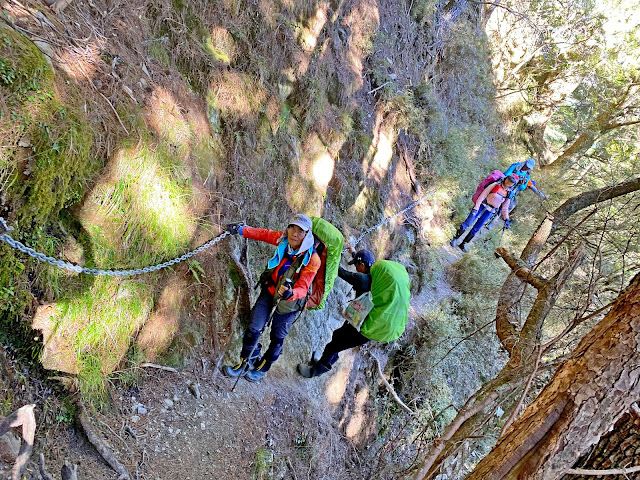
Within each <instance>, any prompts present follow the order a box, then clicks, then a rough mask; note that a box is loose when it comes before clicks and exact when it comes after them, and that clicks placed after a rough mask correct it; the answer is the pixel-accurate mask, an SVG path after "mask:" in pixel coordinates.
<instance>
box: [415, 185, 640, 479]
mask: <svg viewBox="0 0 640 480" xmlns="http://www.w3.org/2000/svg"><path fill="white" fill-rule="evenodd" d="M639 189H640V178H637V179H634V180H631V181H629V182H626V183H623V184H620V185H616V186H613V187H604V188H601V189H597V190H592V191H589V192H585V193H582V194H580V195H577V196H575V197H573V198H571V199H569V200H567V201H566V202H565V203H563V204H562V205H561V206H560V207H558V208H557V209H556V210H555V211H554V212H552V213H551V214H549V215H548V216H547V217H546V218H545V219H544V220H543V221H542V223H541V224H540V225H539V227H538V229H537V230H536V232H535V233H534V235H533V236H532V237H531V239H530V240H529V242H528V244H527V246H526V247H525V249H524V250H523V252H522V254H521V256H520V258H519V259H518V258H516V257H515V255H513V254H510V253H509V252H507V251H506V250H505V249H500V250H499V251H498V253H499V255H500V256H502V258H503V259H504V260H505V261H506V262H507V264H508V265H509V266H510V267H511V268H512V272H511V273H510V274H509V276H508V277H507V279H506V280H505V283H504V284H503V286H502V289H501V292H500V297H499V300H498V307H497V310H496V328H497V331H498V336H499V338H500V340H501V341H502V343H503V345H504V346H505V348H506V349H507V351H508V352H509V354H510V360H509V362H508V363H507V365H505V367H504V368H503V369H502V370H501V371H500V373H498V375H497V377H496V378H495V379H493V380H492V381H491V382H489V383H488V384H486V385H484V386H483V387H481V388H480V389H479V390H478V391H477V392H476V393H475V394H474V395H473V396H472V397H471V398H470V401H469V402H467V404H466V405H465V406H464V407H463V408H462V409H461V410H460V411H459V412H458V415H456V418H455V419H454V420H453V421H452V423H451V425H450V426H449V427H447V430H446V431H445V433H444V434H443V435H442V436H441V437H440V438H438V439H437V440H436V441H435V442H434V445H433V447H432V449H431V451H430V452H428V454H427V456H426V457H425V458H424V460H423V462H422V464H421V466H420V468H419V469H418V471H417V472H416V473H415V475H414V477H413V478H414V480H426V479H431V478H434V477H435V475H436V474H437V473H439V472H440V467H441V465H442V464H443V462H444V461H445V460H446V458H447V457H449V456H451V455H453V454H454V453H455V452H456V450H457V449H458V448H459V447H460V445H461V444H462V442H464V440H465V438H467V437H468V436H470V435H475V434H476V433H474V432H476V430H477V427H478V426H479V425H484V424H485V423H486V421H487V418H488V416H489V415H490V414H491V412H492V411H493V409H492V405H490V404H489V403H484V400H485V399H487V398H491V399H492V400H493V401H494V402H500V401H503V400H504V399H506V398H508V397H509V396H511V395H513V393H514V391H516V390H517V389H518V388H519V386H520V385H523V384H524V383H525V380H526V378H527V377H528V376H529V375H530V374H531V373H532V371H533V365H534V363H535V358H536V357H537V352H538V351H539V350H538V349H539V348H540V345H539V341H540V332H541V328H542V325H543V324H544V320H545V318H546V317H547V315H548V313H549V311H550V310H551V308H552V307H553V305H554V303H555V301H556V299H557V298H558V296H559V295H560V293H561V291H562V288H563V286H564V284H565V283H566V281H567V280H568V279H569V278H570V276H571V275H572V273H573V272H574V271H575V269H576V268H577V267H578V265H579V264H580V262H581V261H582V259H583V257H584V250H583V249H582V248H580V247H579V248H577V249H575V250H574V252H573V253H572V254H571V255H570V257H569V259H568V260H567V262H566V264H565V265H564V267H563V268H561V269H560V270H559V271H558V272H557V273H556V275H554V276H553V277H552V278H551V279H546V278H544V277H542V276H540V275H539V274H538V273H537V272H535V269H532V268H531V267H532V266H533V265H534V264H535V263H536V260H537V259H538V256H539V255H540V253H541V252H542V250H543V248H544V247H545V245H546V242H547V240H548V239H549V237H550V235H551V233H552V232H553V231H554V230H555V228H556V227H557V225H559V224H564V223H565V222H566V221H567V220H568V219H569V217H571V216H572V215H573V214H575V213H577V212H578V211H580V210H582V209H584V208H587V207H589V206H591V205H594V204H597V203H598V202H601V201H605V200H610V199H612V198H616V197H618V196H621V195H625V194H627V193H631V192H634V191H637V190H639ZM589 215H591V214H589ZM583 220H584V219H583ZM550 253H553V250H552V252H550ZM528 285H531V286H533V287H534V288H536V289H537V290H538V295H537V297H536V300H535V302H534V305H533V307H532V309H531V311H530V312H529V314H528V315H527V317H526V320H525V321H524V324H521V323H520V310H519V309H520V298H521V293H522V292H523V289H524V288H526V287H527V286H528ZM481 403H482V405H481V407H482V408H478V406H479V405H480V404H481ZM496 404H497V403H496ZM514 408H515V405H514ZM505 413H506V414H507V415H508V414H509V411H508V410H506V412H505Z"/></svg>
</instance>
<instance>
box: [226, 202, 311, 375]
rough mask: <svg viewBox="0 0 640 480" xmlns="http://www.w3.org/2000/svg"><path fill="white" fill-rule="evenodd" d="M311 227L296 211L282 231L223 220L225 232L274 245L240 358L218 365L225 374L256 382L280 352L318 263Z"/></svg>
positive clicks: (307, 218)
mask: <svg viewBox="0 0 640 480" xmlns="http://www.w3.org/2000/svg"><path fill="white" fill-rule="evenodd" d="M311 228H312V222H311V219H310V218H309V217H307V216H306V215H302V214H297V215H295V216H294V217H293V219H292V220H291V221H290V222H289V224H288V226H287V228H286V230H284V231H276V230H267V229H264V228H253V227H248V226H246V225H241V224H230V225H228V226H227V231H228V232H229V233H232V234H240V235H242V236H243V237H245V238H250V239H253V240H260V241H263V242H266V243H269V244H271V245H276V250H275V253H274V254H273V257H271V259H270V260H269V262H268V263H267V268H266V270H265V271H264V272H263V273H262V275H261V277H260V286H261V287H262V290H261V292H260V296H259V297H258V300H256V303H255V305H254V306H253V310H252V311H251V321H250V322H249V327H248V328H247V330H246V331H245V333H244V337H243V341H242V351H241V352H240V363H239V364H237V365H235V366H232V365H226V366H225V367H224V368H223V369H222V372H223V373H224V374H225V375H227V376H229V377H238V376H240V375H244V376H245V378H246V379H247V380H249V381H252V382H257V381H258V380H260V379H261V378H262V377H264V376H265V374H266V372H267V371H268V370H269V368H271V365H272V364H273V362H275V361H276V360H277V359H278V357H279V356H280V354H281V353H282V344H283V342H284V339H285V337H286V336H287V334H288V333H289V329H290V328H291V325H292V324H293V322H294V320H295V317H296V314H297V312H298V311H299V310H301V309H303V308H304V300H305V299H306V297H307V293H308V291H309V287H310V286H311V282H312V281H313V278H314V277H315V275H316V273H317V271H318V269H319V268H320V257H319V256H318V254H317V253H316V252H315V251H314V246H313V245H314V238H313V233H312V232H311ZM287 279H289V280H290V281H291V283H292V285H293V287H292V288H291V287H287V285H286V280H287ZM271 312H272V313H271ZM270 314H272V315H273V317H272V324H271V338H270V342H269V348H268V349H267V351H266V352H265V354H264V356H262V358H259V356H260V349H261V345H260V344H259V343H257V342H258V337H259V336H260V334H261V333H262V330H263V329H264V326H265V325H266V324H267V322H268V320H269V316H270ZM254 347H255V349H256V350H255V351H254V354H253V355H251V356H252V358H248V357H249V355H250V354H251V352H252V350H254ZM256 352H257V353H256Z"/></svg>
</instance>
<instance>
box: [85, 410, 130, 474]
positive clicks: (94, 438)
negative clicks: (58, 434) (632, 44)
mask: <svg viewBox="0 0 640 480" xmlns="http://www.w3.org/2000/svg"><path fill="white" fill-rule="evenodd" d="M78 418H79V419H80V425H81V426H82V429H83V430H84V433H85V434H86V435H87V438H88V439H89V442H91V444H92V445H93V446H94V447H95V448H96V450H97V451H98V453H100V455H102V458H104V459H105V461H106V462H107V463H108V464H109V466H110V467H111V468H112V469H113V470H114V471H115V472H116V473H117V474H118V475H119V477H118V480H131V476H130V475H129V472H127V469H126V468H125V466H124V465H122V463H120V462H119V461H118V459H117V458H116V457H115V455H114V454H113V452H112V451H111V449H110V448H109V447H107V445H106V444H105V443H104V442H103V441H102V440H101V439H100V437H99V436H98V435H96V433H95V432H94V431H93V427H92V425H91V421H90V420H89V417H88V416H87V413H86V411H85V409H84V408H82V407H81V408H80V414H79V415H78Z"/></svg>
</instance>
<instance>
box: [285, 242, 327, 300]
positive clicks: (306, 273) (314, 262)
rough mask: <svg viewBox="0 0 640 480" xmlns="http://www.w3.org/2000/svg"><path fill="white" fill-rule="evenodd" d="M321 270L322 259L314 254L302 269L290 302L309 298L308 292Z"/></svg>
mask: <svg viewBox="0 0 640 480" xmlns="http://www.w3.org/2000/svg"><path fill="white" fill-rule="evenodd" d="M319 268H320V257H319V256H318V254H317V253H315V252H314V254H313V255H311V259H310V260H309V263H307V265H305V266H304V267H303V268H302V271H301V272H300V277H299V278H298V281H297V282H296V284H295V286H294V287H293V297H291V298H290V299H289V301H293V300H298V299H299V298H304V297H306V296H307V292H308V291H309V287H310V286H311V282H313V279H314V277H315V276H316V273H317V272H318V269H319Z"/></svg>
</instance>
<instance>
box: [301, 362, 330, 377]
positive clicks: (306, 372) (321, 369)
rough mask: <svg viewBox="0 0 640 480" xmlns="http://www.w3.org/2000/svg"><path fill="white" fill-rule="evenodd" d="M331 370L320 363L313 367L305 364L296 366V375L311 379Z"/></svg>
mask: <svg viewBox="0 0 640 480" xmlns="http://www.w3.org/2000/svg"><path fill="white" fill-rule="evenodd" d="M329 370H331V366H326V365H324V364H322V363H316V364H314V365H308V364H305V363H299V364H298V373H299V374H300V375H302V376H303V377H305V378H312V377H317V376H319V375H322V374H323V373H327V372H328V371H329Z"/></svg>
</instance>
